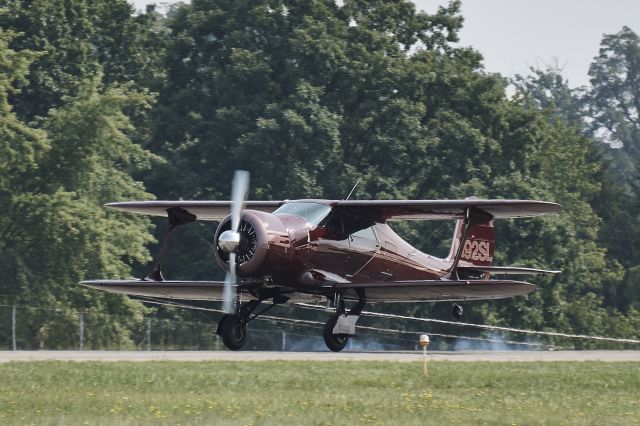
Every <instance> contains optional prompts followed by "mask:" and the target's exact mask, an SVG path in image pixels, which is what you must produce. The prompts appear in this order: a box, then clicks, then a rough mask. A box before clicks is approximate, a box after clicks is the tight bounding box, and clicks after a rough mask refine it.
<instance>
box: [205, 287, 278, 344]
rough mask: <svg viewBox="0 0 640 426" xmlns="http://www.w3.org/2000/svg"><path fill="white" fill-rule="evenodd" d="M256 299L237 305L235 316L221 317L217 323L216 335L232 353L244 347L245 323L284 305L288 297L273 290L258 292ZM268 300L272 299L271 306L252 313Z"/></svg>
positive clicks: (226, 315)
mask: <svg viewBox="0 0 640 426" xmlns="http://www.w3.org/2000/svg"><path fill="white" fill-rule="evenodd" d="M256 297H258V299H257V300H255V299H254V300H249V301H248V302H246V303H243V304H242V305H239V306H238V308H237V309H236V313H235V314H225V315H223V316H222V318H220V321H219V322H218V328H217V329H216V334H217V335H218V336H220V337H222V342H223V343H224V345H225V346H226V347H227V348H228V349H230V350H232V351H238V350H240V349H242V346H244V343H245V340H247V323H248V322H249V321H252V320H254V319H256V318H257V317H258V315H261V314H263V313H265V312H266V311H268V310H269V309H271V308H273V307H274V306H276V305H279V304H282V303H286V302H287V301H288V300H289V297H287V296H285V295H284V294H283V292H281V291H279V290H278V289H274V288H270V289H265V290H264V291H259V292H257V296H256ZM268 299H273V304H271V305H268V306H266V307H265V308H264V309H262V310H260V311H259V312H257V313H254V311H255V310H256V308H257V307H258V306H259V305H260V303H262V302H263V301H265V300H268Z"/></svg>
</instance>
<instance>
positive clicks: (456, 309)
mask: <svg viewBox="0 0 640 426" xmlns="http://www.w3.org/2000/svg"><path fill="white" fill-rule="evenodd" d="M451 313H452V315H453V317H454V318H455V319H460V318H462V315H463V314H464V309H462V306H460V305H458V304H457V303H454V304H453V310H452V312H451Z"/></svg>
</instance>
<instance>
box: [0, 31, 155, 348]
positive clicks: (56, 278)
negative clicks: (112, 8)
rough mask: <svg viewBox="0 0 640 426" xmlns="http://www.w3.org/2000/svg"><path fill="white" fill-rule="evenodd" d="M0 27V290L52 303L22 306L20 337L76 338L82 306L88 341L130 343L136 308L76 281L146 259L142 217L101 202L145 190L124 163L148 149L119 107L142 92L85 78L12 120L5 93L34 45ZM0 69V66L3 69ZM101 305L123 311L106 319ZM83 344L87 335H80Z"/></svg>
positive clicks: (140, 99) (134, 163)
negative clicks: (31, 120) (39, 115)
mask: <svg viewBox="0 0 640 426" xmlns="http://www.w3.org/2000/svg"><path fill="white" fill-rule="evenodd" d="M10 40H11V35H10V34H8V33H6V32H0V58H2V67H3V74H2V75H3V76H6V77H5V78H3V80H2V82H1V83H0V85H1V89H0V108H1V109H2V110H3V114H2V118H1V119H0V120H2V121H1V123H2V124H1V125H0V158H2V161H3V164H2V167H1V168H0V197H1V198H2V203H1V204H0V206H1V207H0V235H1V236H2V237H1V238H0V256H1V257H2V259H3V266H4V280H3V281H2V284H0V286H1V287H0V293H1V294H2V299H3V300H4V301H5V302H7V303H12V304H18V305H29V306H33V305H37V306H40V307H47V308H48V309H51V310H54V311H55V312H56V313H57V314H56V315H53V314H52V313H51V312H43V311H25V315H27V316H28V318H27V319H26V321H25V320H24V318H23V322H24V323H26V324H28V325H27V326H26V327H25V329H24V330H23V331H22V333H21V336H20V338H21V339H23V338H24V339H25V340H24V344H34V342H39V345H41V346H43V347H48V348H52V347H53V348H55V347H69V346H73V345H75V344H76V342H77V341H78V339H77V335H76V334H75V333H73V332H70V331H69V330H75V329H77V320H78V318H77V310H78V309H82V310H85V311H87V312H88V313H90V314H92V318H93V320H94V321H95V323H94V325H95V327H94V333H93V334H92V337H93V341H92V342H90V345H91V346H93V347H103V346H104V345H113V344H131V341H130V333H131V326H132V325H134V324H136V323H139V322H140V321H141V319H142V318H141V314H142V312H143V310H142V309H141V307H140V306H139V305H138V304H137V303H134V302H130V301H128V300H127V299H125V298H122V297H119V296H115V295H110V294H102V293H96V292H91V291H88V290H84V289H81V288H80V287H79V286H78V285H77V282H78V281H79V280H81V279H84V278H87V277H100V276H128V275H129V273H130V266H129V265H130V263H131V262H133V261H146V260H148V254H147V250H146V248H145V245H146V244H147V243H149V242H150V241H151V236H150V235H149V233H148V232H149V230H150V223H149V221H148V220H147V219H145V218H140V217H131V216H127V217H120V216H121V215H118V214H116V213H114V212H108V211H105V210H104V209H103V207H102V204H103V203H104V202H106V201H109V200H114V199H123V198H124V199H129V198H148V194H146V193H145V192H144V189H143V188H142V185H141V184H140V183H137V182H135V181H133V179H132V178H131V177H130V176H129V174H128V172H130V171H132V170H135V169H138V168H141V167H145V166H147V165H148V164H149V161H151V160H152V159H153V156H151V155H150V154H149V153H148V152H146V151H144V150H143V149H141V148H140V147H138V146H136V145H134V144H133V143H132V142H131V141H130V139H129V138H128V136H127V133H129V132H130V131H131V130H132V128H131V124H130V122H129V120H128V118H127V117H126V115H125V114H124V112H123V110H124V109H125V108H127V107H128V106H130V105H136V104H137V105H144V104H148V101H149V98H148V96H146V95H144V94H141V93H136V92H135V91H132V90H130V89H127V88H126V87H120V88H118V87H107V88H105V87H102V86H101V84H100V81H99V78H96V79H94V80H89V81H87V82H85V83H84V84H83V85H82V87H81V88H80V89H79V93H78V95H77V96H75V97H71V98H65V99H64V100H63V101H64V105H63V106H62V107H61V108H59V109H57V110H54V111H52V112H51V113H50V115H49V116H48V117H47V118H46V119H45V120H44V122H43V125H42V126H41V127H40V128H33V127H30V126H28V125H27V124H25V123H23V122H21V121H20V120H19V119H18V118H17V117H16V114H15V113H14V112H13V111H12V108H11V105H10V104H9V103H8V100H7V97H8V94H9V93H12V92H14V93H15V91H16V88H15V85H14V84H13V83H14V82H15V81H16V80H23V81H24V79H25V75H26V71H27V67H28V65H29V63H30V62H31V61H33V60H34V59H35V58H36V57H37V55H36V54H33V53H31V52H30V51H19V52H16V51H14V50H12V49H10V48H9V47H8V44H9V42H10ZM5 70H6V72H4V71H5ZM109 315H123V316H122V317H119V318H118V319H115V320H114V319H113V318H111V317H109ZM88 346H89V345H88Z"/></svg>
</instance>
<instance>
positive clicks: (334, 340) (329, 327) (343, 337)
mask: <svg viewBox="0 0 640 426" xmlns="http://www.w3.org/2000/svg"><path fill="white" fill-rule="evenodd" d="M339 316H340V315H339V314H335V315H333V316H332V317H331V318H329V320H327V322H326V324H325V325H324V329H323V331H322V337H323V338H324V343H325V344H326V345H327V348H329V349H330V350H332V351H333V352H340V351H341V350H343V349H344V347H345V346H347V343H348V342H349V335H348V334H333V327H335V326H336V322H337V321H338V317H339Z"/></svg>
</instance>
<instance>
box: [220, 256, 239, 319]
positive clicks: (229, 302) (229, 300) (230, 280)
mask: <svg viewBox="0 0 640 426" xmlns="http://www.w3.org/2000/svg"><path fill="white" fill-rule="evenodd" d="M235 285H236V254H235V253H229V272H227V275H226V276H225V278H224V288H223V292H222V310H223V311H225V312H226V313H228V314H230V313H233V308H234V302H235V298H236V294H235V293H236V292H235V289H234V288H233V287H234V286H235Z"/></svg>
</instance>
